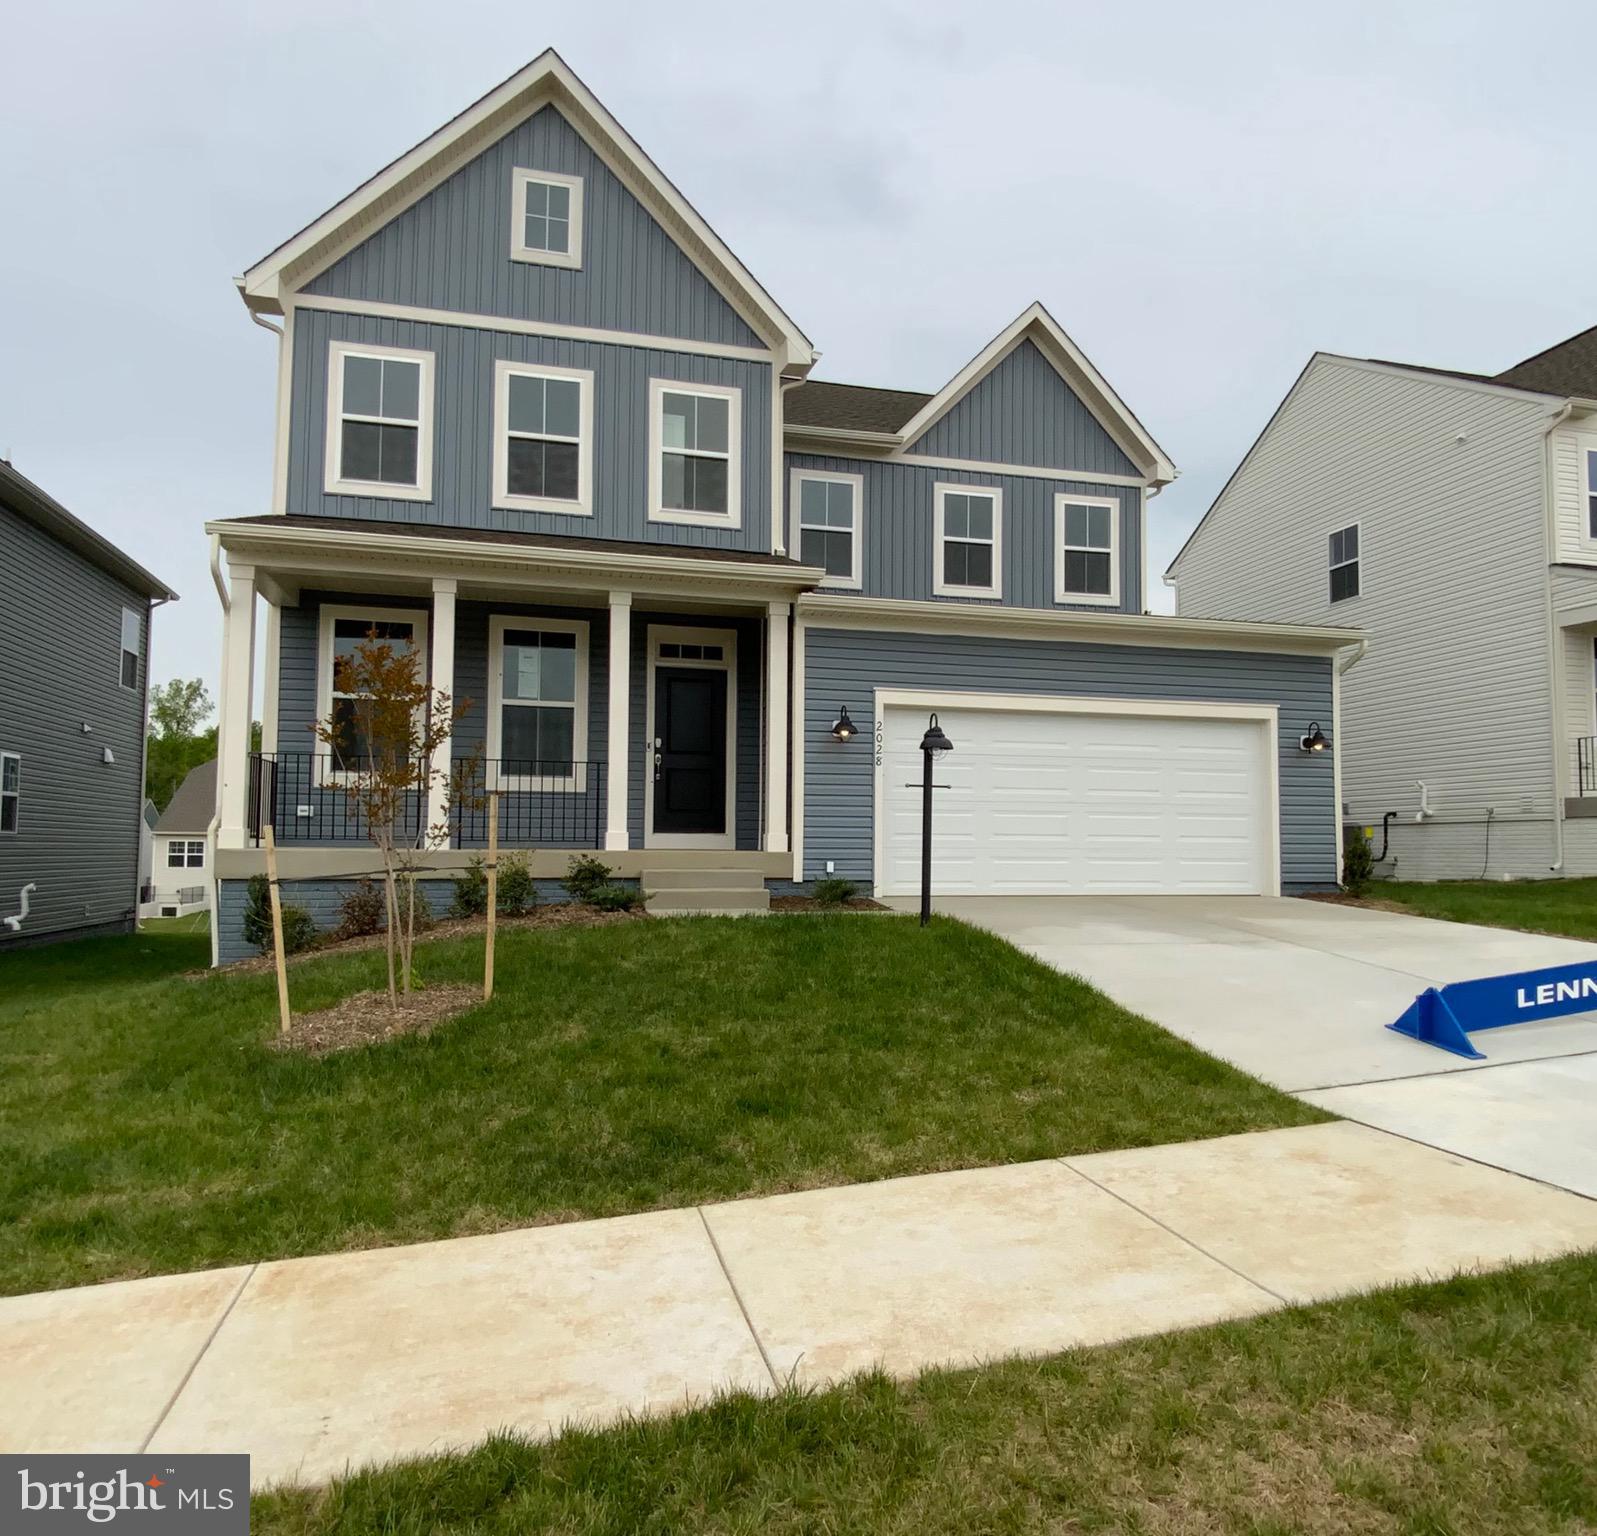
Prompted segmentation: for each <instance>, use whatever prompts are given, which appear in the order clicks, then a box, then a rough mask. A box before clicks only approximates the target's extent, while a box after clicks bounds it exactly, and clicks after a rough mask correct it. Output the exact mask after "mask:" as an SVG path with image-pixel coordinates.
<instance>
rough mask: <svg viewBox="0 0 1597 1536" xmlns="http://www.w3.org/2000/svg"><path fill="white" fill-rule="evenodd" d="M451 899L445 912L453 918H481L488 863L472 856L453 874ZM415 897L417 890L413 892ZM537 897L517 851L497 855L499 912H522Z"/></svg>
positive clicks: (485, 902) (484, 910)
mask: <svg viewBox="0 0 1597 1536" xmlns="http://www.w3.org/2000/svg"><path fill="white" fill-rule="evenodd" d="M454 884H455V895H454V900H453V901H452V902H451V903H450V905H449V911H450V913H451V915H452V916H454V917H482V916H484V915H485V914H486V913H487V911H488V866H487V865H486V864H485V863H484V862H483V861H482V859H481V857H480V856H479V857H474V858H473V859H472V860H471V862H470V863H469V864H467V866H466V867H465V869H464V870H462V871H461V873H460V874H458V875H456V876H455V882H454ZM417 894H418V896H419V895H420V893H419V892H418V893H417ZM537 899H538V889H537V886H536V884H535V883H534V882H533V878H532V868H531V866H530V865H529V864H528V863H527V859H526V856H525V855H524V854H520V853H502V854H500V855H499V882H498V890H497V891H496V892H495V904H496V905H497V906H498V909H499V911H500V913H501V914H507V913H516V912H525V911H526V910H527V908H528V907H530V906H532V905H533V904H534V903H535V902H536V901H537Z"/></svg>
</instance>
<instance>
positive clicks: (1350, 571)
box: [1331, 523, 1359, 603]
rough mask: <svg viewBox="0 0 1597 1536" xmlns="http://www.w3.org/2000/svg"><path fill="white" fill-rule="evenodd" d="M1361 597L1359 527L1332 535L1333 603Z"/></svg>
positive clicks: (1341, 530) (1355, 525)
mask: <svg viewBox="0 0 1597 1536" xmlns="http://www.w3.org/2000/svg"><path fill="white" fill-rule="evenodd" d="M1358 595H1359V525H1358V524H1357V523H1354V524H1353V525H1352V527H1350V528H1338V529H1337V531H1336V532H1335V533H1333V534H1332V535H1331V601H1332V602H1333V603H1340V602H1342V601H1343V600H1344V599H1345V598H1349V597H1357V596H1358Z"/></svg>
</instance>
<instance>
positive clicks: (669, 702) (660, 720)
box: [654, 666, 727, 837]
mask: <svg viewBox="0 0 1597 1536" xmlns="http://www.w3.org/2000/svg"><path fill="white" fill-rule="evenodd" d="M726 676H727V675H726V673H725V672H724V671H722V670H721V669H719V668H713V669H712V668H706V667H665V666H662V667H657V668H656V669H655V674H654V735H655V767H654V830H655V831H656V832H659V833H664V834H667V835H672V836H692V835H701V836H714V837H719V836H722V835H724V834H725V832H726Z"/></svg>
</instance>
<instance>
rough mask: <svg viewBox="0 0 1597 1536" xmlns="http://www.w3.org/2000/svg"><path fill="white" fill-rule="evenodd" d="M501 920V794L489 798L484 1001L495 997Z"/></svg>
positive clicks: (483, 972)
mask: <svg viewBox="0 0 1597 1536" xmlns="http://www.w3.org/2000/svg"><path fill="white" fill-rule="evenodd" d="M498 918H499V792H498V791H497V790H494V791H492V792H490V794H489V796H488V938H487V942H486V943H485V944H484V945H483V961H482V1000H483V1001H484V1002H485V1003H486V1002H489V1001H491V1000H492V998H493V995H494V924H495V923H496V922H497V921H498Z"/></svg>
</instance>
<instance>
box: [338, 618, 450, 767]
mask: <svg viewBox="0 0 1597 1536" xmlns="http://www.w3.org/2000/svg"><path fill="white" fill-rule="evenodd" d="M374 629H375V630H376V631H377V638H378V639H379V640H387V641H388V642H389V643H390V644H392V645H395V646H398V645H404V644H408V645H409V646H410V647H411V649H412V650H414V651H416V652H417V654H418V655H420V656H421V658H422V665H421V676H423V677H425V676H426V674H427V660H426V658H427V614H426V612H425V611H424V610H422V609H419V608H354V607H343V606H340V605H337V604H332V603H324V604H323V605H322V610H321V614H320V616H319V621H318V636H319V638H318V644H317V649H316V661H317V667H316V718H317V720H318V721H322V722H329V721H337V722H341V723H343V725H344V726H345V727H346V732H347V738H348V739H347V741H346V744H345V745H344V747H343V748H342V750H337V751H335V750H334V749H332V748H330V747H328V746H326V744H325V743H322V742H318V743H317V751H318V753H319V754H321V755H320V756H319V759H318V762H319V768H320V772H319V775H318V778H319V781H320V782H321V783H324V784H343V783H347V782H348V780H349V775H350V769H351V767H353V766H355V765H358V764H359V763H360V762H362V761H363V760H364V759H365V758H366V756H367V755H368V754H367V753H366V752H365V750H364V748H365V746H366V743H364V742H363V741H361V740H360V738H359V732H358V730H357V729H356V714H355V706H356V703H357V701H358V700H359V699H360V698H361V697H362V695H360V694H357V693H352V692H350V691H349V689H348V688H347V687H342V686H340V684H341V683H342V682H343V681H344V680H343V679H342V678H341V677H340V676H339V671H340V668H339V663H340V661H341V660H343V659H344V658H345V657H348V656H350V655H352V654H353V652H354V650H355V647H356V646H358V645H359V644H360V643H361V641H363V640H365V639H367V638H368V636H369V635H370V634H371V632H372V630H374Z"/></svg>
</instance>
